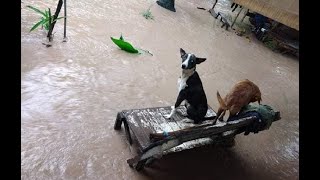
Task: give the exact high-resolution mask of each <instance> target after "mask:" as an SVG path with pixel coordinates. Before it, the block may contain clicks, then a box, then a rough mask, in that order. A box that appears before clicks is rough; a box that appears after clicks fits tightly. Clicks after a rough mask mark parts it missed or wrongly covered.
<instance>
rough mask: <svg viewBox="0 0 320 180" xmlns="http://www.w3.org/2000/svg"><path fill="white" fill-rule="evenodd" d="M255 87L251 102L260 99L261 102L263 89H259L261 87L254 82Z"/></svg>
mask: <svg viewBox="0 0 320 180" xmlns="http://www.w3.org/2000/svg"><path fill="white" fill-rule="evenodd" d="M252 85H253V87H254V93H253V96H252V99H251V102H256V101H258V103H259V104H260V102H261V101H262V98H261V91H260V89H259V87H258V86H257V85H255V84H254V83H252Z"/></svg>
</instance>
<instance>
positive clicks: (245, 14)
mask: <svg viewBox="0 0 320 180" xmlns="http://www.w3.org/2000/svg"><path fill="white" fill-rule="evenodd" d="M248 12H249V9H247V11H246V12H245V13H244V15H243V17H242V19H241V22H243V20H244V18H245V17H246V16H247V13H248Z"/></svg>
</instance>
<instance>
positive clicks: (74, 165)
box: [21, 0, 299, 180]
mask: <svg viewBox="0 0 320 180" xmlns="http://www.w3.org/2000/svg"><path fill="white" fill-rule="evenodd" d="M56 3H57V1H52V0H47V1H43V0H32V1H31V0H28V1H27V0H25V1H23V3H21V7H22V9H21V15H22V16H21V50H22V52H21V53H22V54H21V55H22V56H21V179H24V180H27V179H30V180H31V179H32V180H33V179H46V180H47V179H103V180H105V179H112V180H113V179H115V180H116V179H125V180H131V179H133V180H140V179H142V180H143V179H246V180H247V179H252V180H257V179H265V180H270V179H281V180H282V179H283V180H288V179H289V180H292V179H299V178H298V176H299V90H298V88H299V61H298V60H297V59H295V58H292V57H288V56H285V55H281V54H279V53H275V52H272V51H271V50H269V49H268V48H266V47H265V46H264V45H263V44H262V43H260V42H259V41H257V40H256V39H255V38H254V37H250V41H249V40H248V39H246V38H244V37H239V36H237V35H236V34H235V33H234V32H233V31H225V30H224V29H222V28H220V26H221V24H220V23H219V21H217V20H215V19H214V18H213V17H212V16H211V15H210V14H209V13H208V12H206V11H203V10H199V9H197V8H196V7H198V6H199V7H204V8H207V9H208V8H211V7H212V1H211V0H201V1H197V0H178V1H176V2H175V8H176V10H177V12H175V13H173V12H171V11H168V10H166V9H164V8H161V7H160V6H158V5H157V4H156V3H155V0H154V1H151V0H127V1H124V0H90V1H88V0H86V1H85V0H77V1H67V3H68V4H67V6H68V7H67V8H68V9H67V10H68V21H67V37H68V41H67V42H62V40H63V20H59V21H58V22H57V24H56V27H55V29H54V32H55V34H54V42H53V46H52V47H50V48H46V47H45V46H44V45H43V44H42V43H43V42H46V39H45V37H46V34H45V31H44V30H41V29H38V30H35V31H34V32H31V33H29V30H30V28H31V27H32V25H33V24H35V23H36V22H37V21H38V19H39V15H38V14H36V13H35V12H33V11H32V10H30V9H27V8H26V7H25V6H26V5H33V6H35V7H39V8H40V9H45V8H47V7H50V8H51V10H52V11H54V9H55V8H56ZM150 5H152V7H151V12H152V14H153V16H154V20H147V19H145V18H144V17H143V16H142V12H143V11H145V10H146V9H147V8H148V7H149V6H150ZM229 5H230V2H229V1H221V2H220V1H219V3H218V4H217V6H216V10H221V11H226V8H227V7H229ZM229 9H230V7H229ZM229 9H228V11H229ZM63 12H64V11H63V10H62V11H61V14H60V15H61V16H63ZM235 14H236V13H234V15H235ZM121 33H122V34H123V36H124V38H125V40H127V41H129V42H131V43H132V44H133V45H134V46H135V47H137V48H141V49H145V50H148V51H150V52H151V53H152V54H153V56H151V55H149V54H140V55H136V54H129V53H126V52H124V51H121V50H120V49H119V48H118V47H117V46H116V45H115V44H113V42H112V41H111V39H110V37H111V36H112V37H119V36H120V34H121ZM179 48H183V49H185V50H186V51H187V52H192V53H195V55H197V56H199V57H205V58H207V60H206V62H204V63H202V64H200V65H198V66H197V71H198V73H199V75H200V77H201V79H202V82H203V85H204V89H205V92H206V94H207V98H208V103H209V105H210V106H211V107H212V108H213V109H215V110H217V108H218V101H217V99H216V91H217V90H219V92H220V94H221V95H225V94H226V93H227V92H228V90H229V89H230V88H231V87H232V86H233V85H234V83H236V82H237V81H239V80H241V79H245V78H248V79H250V80H252V81H253V82H255V83H256V84H257V85H258V86H259V87H260V90H261V91H262V103H263V104H268V105H270V106H272V107H273V108H275V109H276V110H279V111H280V112H281V116H282V119H281V120H280V121H278V122H275V123H274V124H272V126H271V128H270V129H269V130H266V131H263V132H260V133H258V134H250V135H248V136H244V135H238V136H237V137H236V145H235V146H234V147H233V148H230V149H222V148H198V149H193V150H189V151H184V152H180V153H177V154H170V155H168V156H165V157H163V158H162V159H160V160H158V161H156V162H155V163H154V164H153V165H152V166H151V167H150V168H146V169H145V170H143V171H141V172H136V171H135V170H133V169H131V168H130V167H129V166H128V164H127V162H126V160H127V159H129V158H131V157H133V156H134V155H136V151H135V149H134V148H131V147H130V146H129V145H128V143H127V141H126V137H125V133H124V131H123V130H122V131H120V132H118V131H115V130H114V129H113V125H114V121H115V118H116V114H117V112H119V111H121V110H124V109H132V108H145V107H157V106H168V105H173V104H174V102H175V99H176V95H177V87H176V85H177V78H178V76H179V75H180V74H181V68H180V63H181V59H180V54H179Z"/></svg>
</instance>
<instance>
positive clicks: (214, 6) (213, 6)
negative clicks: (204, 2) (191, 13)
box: [211, 0, 218, 9]
mask: <svg viewBox="0 0 320 180" xmlns="http://www.w3.org/2000/svg"><path fill="white" fill-rule="evenodd" d="M217 2H218V0H216V2H215V3H214V4H213V6H212V8H211V9H213V8H214V7H215V6H216V4H217Z"/></svg>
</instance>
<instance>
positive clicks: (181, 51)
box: [180, 48, 186, 57]
mask: <svg viewBox="0 0 320 180" xmlns="http://www.w3.org/2000/svg"><path fill="white" fill-rule="evenodd" d="M180 54H181V57H182V56H184V55H185V54H186V52H185V51H184V50H183V49H182V48H180Z"/></svg>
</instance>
